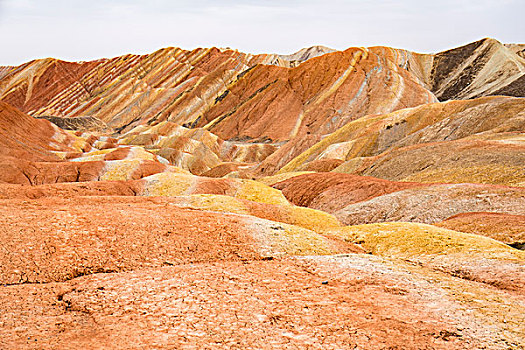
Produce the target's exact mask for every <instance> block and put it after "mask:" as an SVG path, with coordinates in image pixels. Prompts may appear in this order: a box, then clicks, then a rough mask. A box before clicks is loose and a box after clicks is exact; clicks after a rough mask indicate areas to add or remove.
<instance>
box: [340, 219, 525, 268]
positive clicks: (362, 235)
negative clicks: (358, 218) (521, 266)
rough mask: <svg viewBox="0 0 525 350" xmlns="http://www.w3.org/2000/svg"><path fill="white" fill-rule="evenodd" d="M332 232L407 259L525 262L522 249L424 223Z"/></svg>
mask: <svg viewBox="0 0 525 350" xmlns="http://www.w3.org/2000/svg"><path fill="white" fill-rule="evenodd" d="M332 233H333V234H335V235H336V236H338V237H341V238H343V239H344V240H345V241H348V242H354V243H359V244H361V246H362V247H363V248H365V249H366V250H368V251H370V252H371V253H372V254H377V255H382V256H391V257H398V258H410V257H414V256H422V255H449V254H459V255H468V256H472V255H475V256H478V257H483V258H486V259H498V260H499V259H505V260H519V261H525V252H521V251H518V250H516V249H513V248H511V247H509V246H507V245H505V244H503V243H501V242H498V241H496V240H493V239H490V238H487V237H483V236H478V235H474V234H468V233H462V232H457V231H452V230H448V229H443V228H438V227H435V226H432V225H426V224H418V223H406V222H388V223H379V224H369V225H358V226H347V227H344V228H341V229H338V230H336V231H332Z"/></svg>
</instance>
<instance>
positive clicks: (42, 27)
mask: <svg viewBox="0 0 525 350" xmlns="http://www.w3.org/2000/svg"><path fill="white" fill-rule="evenodd" d="M524 13H525V1H524V0H442V1H440V0H434V1H426V0H398V1H393V0H377V1H367V0H347V1H344V0H325V1H317V0H304V1H300V0H266V1H256V0H238V1H234V0H213V1H212V0H171V1H170V0H149V1H139V0H128V1H124V0H105V1H100V0H0V65H18V64H21V63H23V62H26V61H29V60H31V59H34V58H44V57H56V58H60V59H64V60H69V61H79V60H84V61H85V60H91V59H95V58H102V57H114V56H119V55H123V54H126V53H150V52H153V51H155V50H157V49H160V48H162V47H167V46H176V47H181V48H184V49H192V48H196V47H210V46H217V47H231V48H236V49H239V50H241V51H244V52H251V53H281V54H289V53H293V52H295V51H297V50H299V49H301V48H303V47H308V46H313V45H325V46H329V47H332V48H334V49H340V50H341V49H345V48H348V47H351V46H374V45H385V46H392V47H397V48H404V49H409V50H413V51H417V52H438V51H442V50H445V49H449V48H452V47H456V46H460V45H462V44H466V43H468V42H472V41H475V40H478V39H481V38H484V37H492V38H495V39H498V40H500V41H501V42H505V43H519V42H521V43H525V20H523V14H524Z"/></svg>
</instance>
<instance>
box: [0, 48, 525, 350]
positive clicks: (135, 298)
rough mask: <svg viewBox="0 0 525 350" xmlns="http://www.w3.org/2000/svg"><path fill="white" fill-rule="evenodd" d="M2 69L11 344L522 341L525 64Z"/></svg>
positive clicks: (2, 271) (289, 59)
mask: <svg viewBox="0 0 525 350" xmlns="http://www.w3.org/2000/svg"><path fill="white" fill-rule="evenodd" d="M524 57H525V56H524V54H523V46H522V45H517V44H516V45H503V44H501V43H499V42H497V41H495V40H493V39H484V40H481V41H479V42H476V43H472V44H469V45H466V46H464V47H461V48H456V49H453V50H449V51H446V52H442V53H438V54H434V55H423V54H417V53H413V52H409V51H406V50H399V49H392V48H387V47H373V48H350V49H348V50H345V51H341V52H338V51H334V50H331V49H328V48H325V47H314V48H309V49H304V50H301V51H300V52H298V53H296V54H293V55H287V56H283V55H250V54H245V53H241V52H238V51H233V50H222V49H216V48H211V49H196V50H194V51H191V52H190V51H184V50H181V49H176V48H167V49H162V50H159V51H157V52H155V53H153V54H151V55H143V56H138V55H126V56H122V57H117V58H114V59H102V60H97V61H91V62H81V63H71V62H63V61H60V60H56V59H44V60H35V61H32V62H28V63H26V64H24V65H21V66H19V67H0V213H1V214H0V348H2V349H78V348H89V349H93V348H94V349H97V348H100V349H108V348H113V349H143V348H152V349H174V348H183V349H184V348H187V349H195V348H203V349H214V348H219V349H221V348H222V349H230V348H234V349H235V348H237V349H250V348H253V349H266V348H268V349H271V348H275V349H282V348H298V349H303V348H307V349H523V348H525V326H524V325H525V311H524V310H525V251H524V250H523V249H524V248H525V187H524V186H525V98H523V97H524V96H525V90H524V89H523V87H524V85H523V82H524V81H525V80H524V76H525V59H524Z"/></svg>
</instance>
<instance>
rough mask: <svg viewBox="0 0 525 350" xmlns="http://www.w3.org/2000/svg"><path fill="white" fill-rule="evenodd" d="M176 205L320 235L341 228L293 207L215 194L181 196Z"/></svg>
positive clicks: (333, 220) (331, 218)
mask: <svg viewBox="0 0 525 350" xmlns="http://www.w3.org/2000/svg"><path fill="white" fill-rule="evenodd" d="M174 203H175V204H176V205H177V206H178V207H181V208H191V209H199V210H211V211H217V212H225V213H235V214H245V215H251V216H256V217H259V218H262V219H268V220H272V221H277V222H282V223H286V224H290V225H296V226H300V227H303V228H306V229H309V230H313V231H316V232H323V231H325V230H329V229H333V228H336V227H340V226H341V224H340V223H339V221H338V220H337V219H336V218H335V217H334V216H333V215H330V214H327V213H325V212H323V211H319V210H314V209H309V208H303V207H297V206H294V205H289V204H288V205H281V204H260V203H254V202H251V201H246V200H240V199H237V198H234V197H229V196H223V195H214V194H196V195H190V196H180V197H176V198H175V200H174Z"/></svg>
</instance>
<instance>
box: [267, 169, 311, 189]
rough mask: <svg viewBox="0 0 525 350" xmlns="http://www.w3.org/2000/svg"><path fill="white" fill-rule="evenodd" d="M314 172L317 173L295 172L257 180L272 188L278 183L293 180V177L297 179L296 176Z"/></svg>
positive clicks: (309, 172)
mask: <svg viewBox="0 0 525 350" xmlns="http://www.w3.org/2000/svg"><path fill="white" fill-rule="evenodd" d="M314 172H315V171H294V172H289V173H282V174H277V175H272V176H265V177H261V178H260V179H257V181H259V182H262V183H263V184H265V185H268V186H272V185H274V184H276V183H278V182H281V181H285V180H288V179H291V178H292V177H296V176H299V175H304V174H312V173H314Z"/></svg>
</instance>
